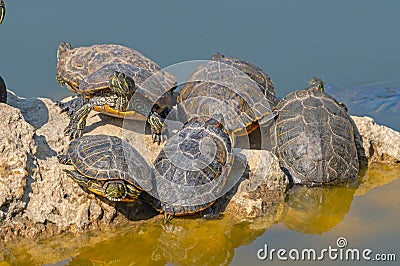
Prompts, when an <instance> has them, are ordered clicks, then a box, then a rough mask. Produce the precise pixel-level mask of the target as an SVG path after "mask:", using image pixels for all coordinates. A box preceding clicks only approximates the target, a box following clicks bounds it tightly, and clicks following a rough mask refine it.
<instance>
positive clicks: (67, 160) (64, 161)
mask: <svg viewBox="0 0 400 266" xmlns="http://www.w3.org/2000/svg"><path fill="white" fill-rule="evenodd" d="M57 159H58V162H59V163H62V164H66V165H71V164H72V162H71V158H70V157H69V156H68V155H67V154H57Z"/></svg>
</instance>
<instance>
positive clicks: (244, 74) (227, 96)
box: [178, 54, 275, 136]
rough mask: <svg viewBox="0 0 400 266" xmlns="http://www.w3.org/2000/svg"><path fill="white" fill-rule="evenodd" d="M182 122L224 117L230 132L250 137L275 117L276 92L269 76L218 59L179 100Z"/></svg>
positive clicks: (230, 60)
mask: <svg viewBox="0 0 400 266" xmlns="http://www.w3.org/2000/svg"><path fill="white" fill-rule="evenodd" d="M178 102H179V105H178V112H179V115H180V119H181V120H185V121H188V120H190V119H191V118H193V117H196V116H208V117H212V115H213V114H222V115H223V120H224V127H225V128H226V130H227V131H228V132H229V133H230V134H232V133H234V134H235V135H237V136H241V135H246V134H248V133H250V132H252V131H253V130H254V129H256V128H257V127H258V126H259V125H261V126H263V125H266V124H267V123H268V122H269V121H271V119H272V118H273V117H274V116H275V114H274V112H272V111H271V110H272V108H273V107H274V104H275V91H274V86H273V84H272V81H271V79H270V77H269V76H268V74H267V73H265V72H264V71H263V70H261V69H260V68H258V67H256V66H255V65H253V64H251V63H249V62H246V61H244V60H241V59H237V58H234V57H225V56H223V55H221V54H217V55H214V56H213V57H212V60H211V61H209V62H208V63H207V64H205V65H202V66H200V67H199V68H197V69H196V70H195V71H194V72H193V73H192V74H191V76H190V77H189V79H188V82H187V83H186V84H185V86H184V87H183V88H182V90H181V93H180V96H179V97H178Z"/></svg>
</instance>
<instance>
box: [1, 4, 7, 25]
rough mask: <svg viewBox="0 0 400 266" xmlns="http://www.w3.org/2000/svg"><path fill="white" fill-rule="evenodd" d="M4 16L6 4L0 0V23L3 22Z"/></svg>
mask: <svg viewBox="0 0 400 266" xmlns="http://www.w3.org/2000/svg"><path fill="white" fill-rule="evenodd" d="M5 16H6V4H5V3H4V1H3V0H0V24H1V23H2V22H3V20H4V17H5Z"/></svg>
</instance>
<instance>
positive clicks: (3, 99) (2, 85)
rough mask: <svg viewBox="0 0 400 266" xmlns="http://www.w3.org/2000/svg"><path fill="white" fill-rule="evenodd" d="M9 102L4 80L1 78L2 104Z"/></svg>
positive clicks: (0, 101)
mask: <svg viewBox="0 0 400 266" xmlns="http://www.w3.org/2000/svg"><path fill="white" fill-rule="evenodd" d="M6 102H7V88H6V83H5V82H4V79H3V78H2V77H1V76H0V103H6Z"/></svg>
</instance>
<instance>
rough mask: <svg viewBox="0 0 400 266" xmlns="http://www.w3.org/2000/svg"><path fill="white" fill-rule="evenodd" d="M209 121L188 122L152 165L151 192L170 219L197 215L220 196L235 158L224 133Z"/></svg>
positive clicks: (201, 119) (204, 119)
mask: <svg viewBox="0 0 400 266" xmlns="http://www.w3.org/2000/svg"><path fill="white" fill-rule="evenodd" d="M208 119H209V118H204V117H203V118H198V119H196V120H194V121H190V122H188V123H187V124H186V125H185V127H184V128H183V129H182V130H180V131H179V132H178V133H177V134H176V135H174V136H173V137H172V138H171V139H170V140H169V141H168V143H167V144H166V146H165V147H164V149H163V150H162V151H161V152H160V154H159V155H158V157H157V158H156V160H155V162H154V167H155V171H156V174H155V175H156V180H157V181H156V183H157V184H156V185H155V186H154V188H155V189H156V190H157V191H156V195H157V198H158V199H160V201H161V206H160V208H161V210H162V211H163V212H166V213H170V214H173V215H185V214H190V213H194V212H198V211H201V210H202V209H205V208H207V207H208V206H210V205H211V204H212V203H213V202H214V201H215V199H217V198H219V197H220V196H221V195H220V194H219V193H221V191H222V190H223V188H224V185H225V183H226V180H227V178H228V175H229V173H230V170H231V168H232V164H233V160H234V156H233V152H232V146H231V142H230V139H229V137H228V135H227V134H226V132H224V131H223V130H222V129H221V128H220V127H215V125H207V124H206V121H207V120H208ZM152 194H153V195H154V191H153V192H152ZM195 202H198V204H194V203H195Z"/></svg>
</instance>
